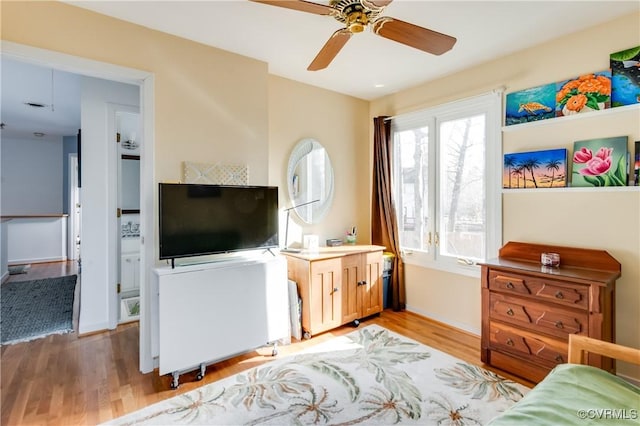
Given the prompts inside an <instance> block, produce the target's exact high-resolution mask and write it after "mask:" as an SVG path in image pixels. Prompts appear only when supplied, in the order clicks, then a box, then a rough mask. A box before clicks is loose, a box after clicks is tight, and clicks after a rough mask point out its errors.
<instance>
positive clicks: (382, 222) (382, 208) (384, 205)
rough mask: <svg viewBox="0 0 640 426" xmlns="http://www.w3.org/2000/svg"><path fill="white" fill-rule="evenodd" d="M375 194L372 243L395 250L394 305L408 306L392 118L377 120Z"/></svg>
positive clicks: (374, 141)
mask: <svg viewBox="0 0 640 426" xmlns="http://www.w3.org/2000/svg"><path fill="white" fill-rule="evenodd" d="M373 126H374V135H373V194H372V197H371V198H372V206H371V242H372V243H373V244H378V245H381V246H385V247H386V251H387V252H390V253H393V255H394V257H393V271H392V274H391V294H390V295H389V296H390V297H391V300H390V301H391V307H392V308H393V310H394V311H400V310H403V309H405V308H406V292H405V286H404V264H403V262H402V258H401V257H400V233H399V231H398V221H397V216H396V212H395V206H394V203H393V192H392V190H393V187H392V179H391V176H392V152H393V151H392V149H393V147H392V144H391V121H390V120H389V118H388V117H375V118H374V119H373Z"/></svg>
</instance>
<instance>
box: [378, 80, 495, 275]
mask: <svg viewBox="0 0 640 426" xmlns="http://www.w3.org/2000/svg"><path fill="white" fill-rule="evenodd" d="M479 114H484V115H485V117H486V121H485V132H486V136H485V138H486V139H485V188H484V191H485V193H484V200H485V212H486V224H485V225H486V228H485V232H486V234H485V256H486V259H490V258H493V257H497V254H498V250H499V248H500V247H501V245H502V192H501V189H500V182H501V174H502V159H501V157H502V128H501V126H502V91H494V92H491V93H487V94H484V95H479V96H475V97H473V98H467V99H463V100H459V101H454V102H450V103H447V104H443V105H438V106H434V107H431V108H428V109H424V110H420V111H415V112H412V113H407V114H402V115H399V116H396V117H394V118H393V119H392V132H391V135H392V137H394V134H395V132H397V131H403V130H407V129H412V128H418V127H428V128H429V152H428V167H429V170H428V174H429V177H428V179H429V191H428V197H429V200H428V210H429V213H428V217H430V218H434V220H431V221H430V222H431V223H430V224H429V228H430V229H429V230H430V231H431V232H432V235H434V236H435V232H436V230H437V226H438V222H439V221H440V220H441V217H439V216H436V214H438V215H439V214H440V211H439V206H438V203H439V198H440V193H439V184H438V182H437V179H438V176H439V161H438V158H439V152H438V145H439V143H438V139H439V131H440V124H441V123H442V122H444V121H449V120H453V119H456V118H462V117H465V116H466V117H468V116H472V115H479ZM393 158H397V155H394V156H393ZM399 169H400V168H399V167H396V164H395V162H394V164H393V173H394V182H393V190H394V192H395V193H398V191H400V190H401V189H400V188H399V184H400V178H399V177H400V176H399V173H400V170H399ZM394 198H397V197H394ZM396 211H397V212H399V213H398V214H401V212H402V208H401V206H396ZM399 223H400V221H399ZM437 251H438V248H437V247H435V246H434V245H433V244H432V245H431V246H430V249H429V251H428V252H427V251H422V250H415V249H409V248H405V247H402V245H401V252H402V259H403V261H404V262H405V263H407V264H410V265H417V266H421V267H424V268H429V269H437V270H441V271H446V272H451V273H455V274H461V275H466V276H470V277H476V278H477V277H479V276H480V267H479V266H478V265H477V263H476V262H474V261H471V262H470V261H469V260H467V259H463V258H458V259H456V258H453V257H450V256H438V255H437ZM486 259H483V260H486Z"/></svg>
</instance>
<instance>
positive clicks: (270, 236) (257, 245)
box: [159, 183, 278, 259]
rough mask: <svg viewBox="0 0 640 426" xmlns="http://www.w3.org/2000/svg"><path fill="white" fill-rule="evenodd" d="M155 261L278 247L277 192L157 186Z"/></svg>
mask: <svg viewBox="0 0 640 426" xmlns="http://www.w3.org/2000/svg"><path fill="white" fill-rule="evenodd" d="M159 198H160V259H175V258H182V257H191V256H203V255H209V254H216V253H228V252H234V251H240V250H253V249H267V248H273V247H278V188H277V187H272V186H232V185H200V184H176V183H161V184H160V190H159Z"/></svg>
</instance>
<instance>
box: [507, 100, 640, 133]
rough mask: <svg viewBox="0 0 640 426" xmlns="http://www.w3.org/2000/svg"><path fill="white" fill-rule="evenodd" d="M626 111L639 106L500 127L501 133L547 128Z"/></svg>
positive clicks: (638, 109)
mask: <svg viewBox="0 0 640 426" xmlns="http://www.w3.org/2000/svg"><path fill="white" fill-rule="evenodd" d="M626 111H640V104H633V105H625V106H621V107H616V108H609V109H605V110H602V111H591V112H585V113H582V114H574V115H568V116H564V117H556V118H550V119H547V120H539V121H530V122H528V123H520V124H514V125H511V126H502V131H503V132H512V131H518V130H522V129H523V128H525V127H527V128H529V127H536V126H548V125H551V124H558V123H564V122H566V121H571V120H579V119H583V118H595V117H604V116H607V115H611V114H618V113H622V112H626Z"/></svg>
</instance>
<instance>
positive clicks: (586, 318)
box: [481, 242, 621, 383]
mask: <svg viewBox="0 0 640 426" xmlns="http://www.w3.org/2000/svg"><path fill="white" fill-rule="evenodd" d="M544 252H547V253H549V252H553V253H559V254H560V266H559V267H548V266H543V265H542V264H541V263H540V256H541V254H542V253H544ZM481 267H482V273H481V277H482V342H481V358H482V361H483V362H485V363H487V364H489V365H492V366H494V367H497V368H500V369H502V370H504V371H508V372H510V373H513V374H516V375H518V376H521V377H524V378H526V379H528V380H530V381H533V382H535V383H537V382H539V381H540V380H542V378H543V377H544V376H546V375H547V373H548V372H549V371H550V370H551V369H552V368H553V367H555V366H556V365H557V364H561V363H565V362H567V343H568V340H569V334H581V335H585V336H589V337H593V338H596V339H600V340H605V341H609V342H614V341H615V281H616V279H617V278H618V277H620V269H621V268H620V263H619V262H618V261H616V259H614V258H613V257H612V256H611V255H609V253H607V252H606V251H602V250H590V249H581V248H572V247H559V246H547V245H541V244H528V243H521V242H509V243H507V244H506V245H505V246H504V247H502V248H501V249H500V252H499V257H498V258H497V259H493V260H490V261H487V262H486V263H482V264H481ZM588 363H589V364H590V365H593V366H596V367H599V368H602V369H604V370H608V371H610V372H612V373H615V364H614V362H613V361H612V360H610V359H608V358H603V357H601V356H595V355H591V354H590V355H589V358H588Z"/></svg>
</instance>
